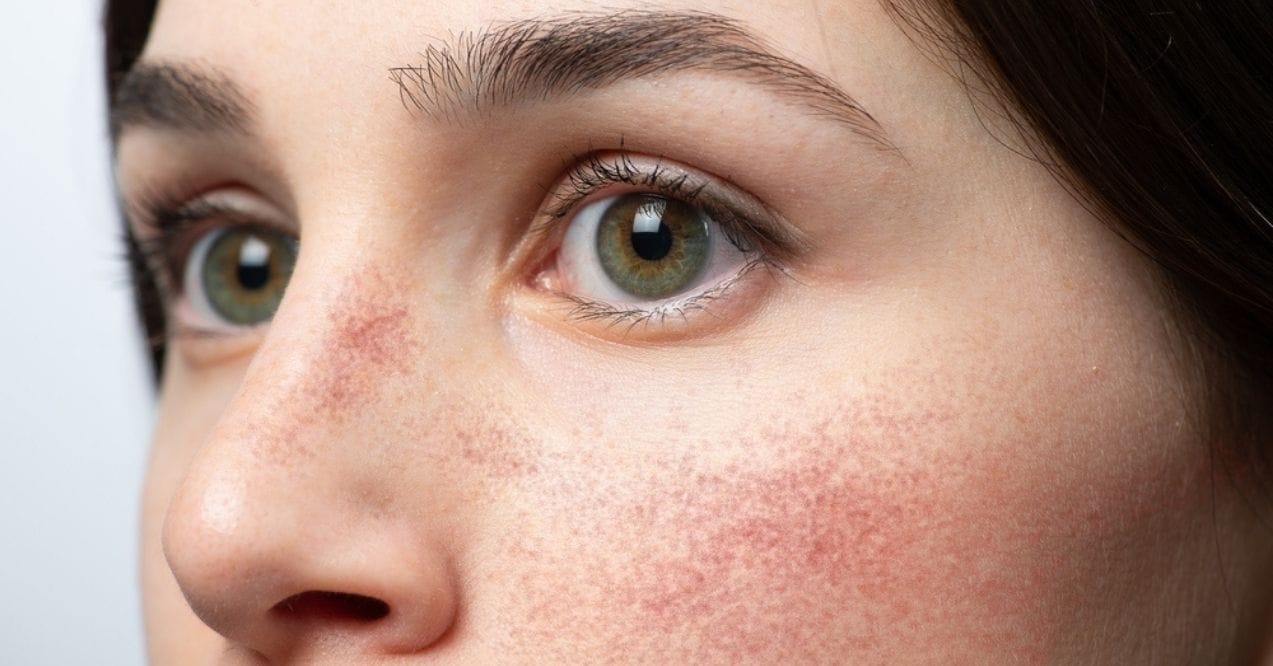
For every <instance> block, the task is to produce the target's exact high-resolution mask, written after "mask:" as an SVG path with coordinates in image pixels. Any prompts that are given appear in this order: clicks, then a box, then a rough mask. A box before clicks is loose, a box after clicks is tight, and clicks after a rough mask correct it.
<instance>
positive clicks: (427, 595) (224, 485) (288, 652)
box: [163, 312, 458, 662]
mask: <svg viewBox="0 0 1273 666" xmlns="http://www.w3.org/2000/svg"><path fill="white" fill-rule="evenodd" d="M327 315H328V316H325V317H324V318H323V321H325V322H327V323H326V324H324V326H327V327H328V328H332V329H341V328H342V327H344V328H348V327H349V325H350V324H349V322H346V321H340V318H341V316H340V315H332V314H331V313H330V312H328V313H327ZM380 315H383V313H380ZM380 315H378V314H377V313H375V312H372V313H370V314H368V313H365V312H364V313H362V314H361V315H360V316H363V317H364V318H366V317H372V318H373V319H375V317H377V316H380ZM281 317H282V313H281V312H280V318H281ZM382 320H383V316H382V317H381V319H380V320H376V321H382ZM295 323H296V324H298V325H297V326H293V327H292V329H293V330H296V329H301V328H303V329H305V330H308V331H310V332H311V333H310V334H309V335H308V336H307V337H306V338H305V339H302V338H299V337H296V336H293V337H292V338H291V339H282V340H281V339H279V338H280V337H287V336H286V335H285V334H284V333H283V332H284V331H286V329H287V328H288V324H286V323H284V322H277V321H276V324H279V327H280V333H279V335H278V336H276V335H275V331H273V330H271V332H270V334H269V335H268V336H267V337H266V340H265V342H263V343H262V346H261V348H260V349H259V350H258V352H257V355H256V358H255V359H254V360H253V362H252V363H251V365H250V367H249V368H248V370H247V373H246V376H245V377H244V379H243V381H242V383H241V385H240V388H239V390H238V392H237V393H236V394H235V396H234V398H233V399H232V400H231V402H230V403H229V405H228V406H227V407H226V409H225V411H224V412H223V413H222V415H221V418H220V419H219V420H218V421H217V424H216V426H215V427H214V428H213V431H212V433H211V435H210V436H209V438H208V439H207V440H206V441H205V442H204V443H203V445H202V446H201V447H200V449H199V452H198V453H197V454H196V455H195V457H194V458H193V460H192V461H191V463H190V465H189V467H188V468H187V470H186V473H185V476H184V478H183V480H182V482H181V483H180V485H179V486H178V489H177V491H176V493H175V495H174V496H173V498H172V500H171V503H170V504H169V508H168V511H167V514H166V517H165V521H164V526H163V547H164V553H165V555H166V557H167V560H168V564H169V566H170V567H171V569H172V572H173V574H174V575H175V577H176V580H177V582H178V584H179V585H180V587H181V590H182V592H183V593H184V595H185V597H186V599H187V601H188V602H189V604H190V607H191V608H192V609H193V610H194V612H195V614H196V615H198V617H199V618H200V619H201V620H203V622H204V623H206V624H207V625H208V626H209V627H211V628H212V629H214V630H215V631H217V632H218V633H220V634H221V635H223V636H225V637H226V638H227V639H228V640H229V641H230V642H231V643H232V644H235V646H236V647H238V648H247V649H250V650H252V651H255V652H257V653H260V655H262V656H263V657H265V658H267V659H269V660H270V661H271V662H274V661H284V662H290V661H306V662H310V661H313V660H314V659H315V658H316V657H315V656H314V655H316V654H322V655H324V656H325V657H324V658H337V659H339V660H340V661H344V662H349V661H354V660H356V658H357V657H359V656H373V655H387V654H403V653H412V652H418V651H422V650H425V649H428V648H429V647H431V646H433V645H434V644H436V643H437V642H438V641H439V639H440V638H441V637H443V636H444V635H445V634H446V633H447V632H448V630H449V629H450V627H451V626H452V624H453V622H454V620H455V616H456V600H457V596H458V592H457V589H456V586H455V581H456V578H455V576H454V575H453V570H452V567H451V562H450V557H449V549H448V545H447V543H446V542H445V541H444V539H442V538H441V537H440V536H439V535H441V534H443V533H445V532H446V529H445V527H444V526H442V525H441V524H440V523H437V522H435V521H434V518H435V517H436V516H437V515H439V514H441V513H444V512H440V511H436V510H434V511H432V512H430V511H429V506H430V503H433V504H434V506H435V508H436V505H438V504H444V503H445V502H446V500H445V499H444V498H442V497H441V496H440V495H436V496H435V493H440V492H441V491H438V490H436V488H434V487H433V486H438V485H441V484H429V483H427V480H425V481H426V482H425V483H424V484H420V481H421V479H420V478H418V476H419V475H416V478H415V479H414V482H413V483H414V484H418V485H415V486H414V487H413V488H412V489H411V491H410V492H409V493H399V492H397V490H395V488H402V487H403V486H402V483H403V481H401V480H398V481H395V480H394V478H395V474H397V472H395V470H399V469H400V468H401V466H402V463H401V461H395V460H393V459H392V455H389V454H388V452H387V451H386V450H385V448H384V447H386V446H391V445H392V444H393V442H386V439H385V438H386V437H391V436H392V435H387V434H386V432H391V431H392V429H391V428H386V429H384V431H374V430H375V427H374V422H375V416H374V415H373V414H370V412H374V411H375V405H376V403H377V396H376V395H374V394H371V393H368V394H366V395H363V396H362V397H361V398H358V397H356V396H352V393H351V392H350V391H349V390H348V388H347V387H345V386H337V385H336V384H338V383H340V382H344V383H346V384H348V383H350V382H358V381H360V379H359V376H358V375H359V373H360V372H361V370H358V369H357V368H355V367H353V366H356V365H357V364H358V363H360V362H361V361H359V360H358V359H357V358H356V354H354V355H350V354H346V355H345V358H342V359H330V358H325V357H324V356H325V355H326V354H329V353H330V349H331V344H329V343H330V337H331V336H330V335H328V334H327V333H324V332H322V331H319V332H317V333H314V332H313V331H314V330H315V329H314V327H313V320H312V319H311V320H308V321H304V322H295ZM355 328H356V326H355ZM364 328H365V327H364ZM363 337H366V334H365V332H364V334H363ZM324 339H326V340H327V343H328V344H324V343H323V340H324ZM315 340H317V342H315ZM368 342H369V344H373V345H374V344H381V345H382V346H384V345H392V344H393V343H392V340H390V339H385V340H381V341H379V343H377V342H376V341H368ZM381 351H383V350H381ZM333 363H339V364H341V365H340V368H341V369H340V372H341V373H343V374H341V375H340V376H339V377H336V378H335V379H333V378H332V377H328V376H321V377H320V376H317V375H322V374H323V373H327V374H330V373H331V372H333V370H332V369H331V367H332V366H333ZM365 370H366V371H367V372H369V373H375V372H376V368H374V367H371V368H366V369H365ZM364 379H365V378H364ZM315 386H327V387H328V388H330V389H331V390H339V391H345V393H346V394H348V395H345V397H344V399H346V400H363V401H364V404H361V405H357V404H355V405H346V408H344V409H343V410H341V414H342V415H343V416H341V418H334V417H331V416H330V415H331V414H332V413H333V412H334V411H335V410H334V408H333V407H332V406H331V405H329V404H320V403H324V402H329V401H330V400H331V396H330V395H321V393H322V391H316V390H315V388H314V387H315ZM328 393H330V391H328ZM390 402H393V403H394V404H397V405H398V406H399V408H400V407H401V404H402V403H401V402H399V401H390ZM360 414H362V415H364V416H362V417H360V416H359V415H360ZM399 479H401V477H399ZM395 484H398V485H395ZM419 485H424V486H425V487H424V488H423V489H421V488H420V487H419ZM403 494H409V495H410V496H411V499H410V501H409V503H406V504H404V503H403V502H402V501H401V496H402V495H403ZM420 507H424V508H423V509H421V508H420ZM307 655H308V656H307Z"/></svg>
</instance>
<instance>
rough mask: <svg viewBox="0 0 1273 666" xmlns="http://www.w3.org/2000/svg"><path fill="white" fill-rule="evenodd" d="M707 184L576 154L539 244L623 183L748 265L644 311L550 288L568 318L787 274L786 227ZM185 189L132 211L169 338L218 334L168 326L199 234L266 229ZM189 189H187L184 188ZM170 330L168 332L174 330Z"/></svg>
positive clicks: (681, 301)
mask: <svg viewBox="0 0 1273 666" xmlns="http://www.w3.org/2000/svg"><path fill="white" fill-rule="evenodd" d="M711 185H712V181H710V180H708V179H707V178H706V177H692V176H691V175H690V174H688V173H686V172H684V171H681V170H679V169H676V168H672V167H668V166H667V165H665V164H664V163H663V161H662V160H661V159H659V160H655V161H654V164H653V166H651V167H648V168H644V169H643V168H642V167H640V166H638V165H637V162H636V160H635V159H634V157H633V156H632V155H631V154H629V153H618V152H616V153H613V154H606V153H602V152H592V153H589V154H586V155H582V156H576V157H575V158H574V160H573V166H572V167H570V168H569V169H568V170H567V172H566V175H565V182H564V186H562V187H559V188H558V190H557V191H555V192H551V193H550V194H548V195H547V196H548V200H547V202H546V204H545V205H544V206H543V207H542V209H541V213H540V217H541V218H542V221H541V222H540V223H538V224H536V225H535V226H534V227H532V229H531V233H532V234H533V235H534V236H537V237H539V238H540V240H539V241H538V242H540V243H543V242H545V241H547V240H548V239H551V238H553V237H554V236H559V235H560V231H561V229H562V228H563V227H564V226H565V225H566V224H567V223H568V222H569V221H570V219H571V216H572V214H575V213H577V212H578V211H579V210H581V208H582V207H583V206H584V205H585V204H587V203H588V202H589V201H590V200H595V199H596V198H597V196H598V195H599V194H600V193H603V192H605V191H606V190H608V189H611V188H614V187H615V186H629V187H631V188H634V190H641V191H649V192H653V193H657V194H660V195H662V196H666V197H669V198H675V199H680V200H682V201H684V202H686V203H689V204H691V205H694V206H697V207H699V208H701V209H702V210H703V211H704V212H705V213H706V214H707V215H708V216H710V217H711V218H712V219H713V220H714V221H715V222H716V223H717V225H719V228H720V230H721V233H722V234H723V236H724V237H725V239H726V240H727V241H728V242H730V243H732V244H733V245H734V246H735V247H736V248H737V249H738V250H739V251H741V252H743V253H744V254H746V255H747V256H748V259H747V261H746V263H744V264H743V266H742V268H741V269H739V270H738V271H737V272H736V273H735V274H734V275H732V276H730V277H729V278H727V279H725V280H724V281H722V282H720V283H718V284H716V285H714V286H711V287H709V288H708V289H706V290H704V291H701V292H699V293H697V294H693V295H690V296H688V297H681V298H678V299H676V300H673V301H671V302H668V303H663V304H659V305H656V306H654V307H650V308H640V307H619V306H615V305H612V304H609V303H605V302H602V301H598V300H594V299H589V298H586V297H581V296H578V295H574V294H569V293H564V292H556V295H557V296H558V297H559V298H561V299H563V300H564V301H566V302H569V303H570V304H571V305H572V308H571V310H570V312H569V313H568V314H567V316H568V317H569V318H570V319H572V320H575V321H582V322H600V323H603V324H605V325H606V326H607V327H615V326H626V330H628V331H631V330H632V329H633V328H635V327H636V326H639V325H650V324H662V323H664V322H666V321H667V320H668V319H675V318H679V319H681V320H683V321H687V320H688V317H689V316H690V315H691V313H696V312H702V311H705V310H707V309H708V307H709V306H710V305H711V304H712V303H713V302H714V301H716V300H718V299H720V298H722V297H724V296H726V295H727V294H729V293H730V292H731V291H733V290H734V288H735V287H736V286H738V284H739V283H740V282H741V281H742V280H743V279H744V278H745V277H747V276H748V275H749V274H751V273H752V272H754V271H755V270H756V269H759V268H768V269H774V270H776V271H777V272H778V273H782V274H785V273H786V272H787V270H786V268H785V264H784V263H783V261H781V258H782V257H783V256H784V254H790V253H794V252H796V251H798V250H799V249H800V248H799V247H798V246H797V242H796V241H794V240H793V239H792V238H790V237H786V236H784V233H785V232H784V230H781V229H774V228H772V227H771V226H770V225H767V224H765V223H763V222H761V221H757V220H753V219H751V217H750V216H749V214H747V213H743V212H740V211H737V210H735V209H734V208H733V207H732V206H730V205H728V204H726V203H724V202H722V201H720V200H719V199H718V198H716V197H713V196H711V195H709V194H705V192H707V191H708V190H709V189H710V186H711ZM184 189H185V188H181V187H174V188H172V189H170V190H165V189H154V190H150V191H147V192H146V193H145V194H144V195H143V196H140V197H138V199H137V201H136V204H135V207H134V210H136V211H137V214H138V216H139V220H140V224H139V226H140V227H141V228H143V229H145V230H146V231H147V234H146V235H145V236H144V237H141V238H139V239H138V242H137V249H138V256H136V257H130V260H131V261H135V262H139V263H140V265H139V266H134V270H142V271H145V272H146V273H147V274H149V275H151V276H152V278H154V282H155V284H156V286H157V287H158V289H159V292H160V296H161V300H162V302H163V303H164V304H165V307H166V308H167V309H168V311H169V313H170V314H169V319H170V321H169V327H168V328H169V331H170V332H169V335H170V336H171V335H172V334H174V333H175V334H180V335H195V336H200V337H203V336H215V335H220V333H217V332H215V331H208V330H204V329H200V328H191V327H174V324H180V322H173V321H171V319H172V315H171V309H172V305H173V304H174V303H176V302H177V300H178V299H179V298H180V297H181V296H182V295H183V291H184V285H183V284H182V282H183V275H184V273H185V268H186V263H187V261H188V260H189V253H190V251H191V249H192V248H193V247H194V245H195V243H196V242H197V241H198V239H199V238H200V237H201V236H202V235H203V234H206V233H210V232H212V231H213V230H214V229H216V228H220V227H233V226H258V227H259V226H263V225H264V226H269V225H268V224H264V223H262V222H261V221H260V220H257V219H254V218H253V217H250V216H248V215H245V214H244V213H243V212H242V211H239V210H236V209H235V208H233V207H230V206H225V205H219V204H217V203H215V202H212V201H208V200H206V199H202V198H199V197H194V198H187V197H182V196H180V195H178V194H177V192H181V191H183V190H184ZM187 191H188V190H187ZM174 328H175V329H176V330H173V329H174Z"/></svg>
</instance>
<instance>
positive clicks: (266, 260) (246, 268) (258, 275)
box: [235, 236, 270, 291]
mask: <svg viewBox="0 0 1273 666" xmlns="http://www.w3.org/2000/svg"><path fill="white" fill-rule="evenodd" d="M235 277H236V278H237V279H238V281H239V285H240V286H242V287H243V288H244V289H250V290H252V291H256V290H259V289H261V288H262V287H264V286H265V285H267V284H269V282H270V246H269V245H268V244H266V243H265V241H262V240H261V239H260V238H257V237H256V236H252V237H249V238H248V239H246V240H244V241H243V245H242V247H240V248H239V262H238V266H237V267H236V270H235Z"/></svg>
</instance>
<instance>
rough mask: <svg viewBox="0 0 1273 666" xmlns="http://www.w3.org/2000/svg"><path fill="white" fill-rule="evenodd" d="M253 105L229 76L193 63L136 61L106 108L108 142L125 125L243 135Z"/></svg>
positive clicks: (115, 138) (247, 126)
mask: <svg viewBox="0 0 1273 666" xmlns="http://www.w3.org/2000/svg"><path fill="white" fill-rule="evenodd" d="M253 113H254V111H253V107H252V104H251V103H250V102H249V100H248V98H247V96H246V95H244V94H243V92H242V90H240V89H239V87H238V86H237V85H235V83H234V82H233V81H231V80H230V79H229V77H227V76H225V75H223V74H219V73H216V72H215V70H211V69H207V68H201V67H198V66H195V65H184V64H182V65H177V64H170V63H139V64H138V65H137V66H135V67H133V69H131V70H129V71H128V73H126V74H124V76H123V78H122V79H121V80H120V82H119V86H118V87H117V88H116V91H115V97H114V99H112V100H111V106H110V130H111V138H112V139H113V140H115V141H118V140H119V136H120V134H121V133H122V132H123V131H124V130H125V129H127V128H129V127H151V128H156V129H169V130H177V131H185V132H219V131H234V132H243V133H246V132H247V131H248V128H249V127H250V125H251V121H252V116H253Z"/></svg>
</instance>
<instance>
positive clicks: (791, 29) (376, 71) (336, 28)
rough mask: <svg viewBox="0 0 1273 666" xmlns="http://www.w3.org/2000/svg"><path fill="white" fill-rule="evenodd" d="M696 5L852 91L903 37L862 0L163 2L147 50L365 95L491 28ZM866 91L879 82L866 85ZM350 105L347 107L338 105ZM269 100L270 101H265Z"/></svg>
mask: <svg viewBox="0 0 1273 666" xmlns="http://www.w3.org/2000/svg"><path fill="white" fill-rule="evenodd" d="M631 11H641V12H677V13H682V14H684V13H692V12H704V13H710V14H712V15H717V16H720V17H723V18H725V19H728V20H731V21H736V22H737V23H738V25H739V26H740V27H742V28H743V29H745V30H746V31H748V32H749V33H752V34H753V35H755V36H756V37H757V38H758V41H759V42H760V43H761V44H762V45H763V46H765V47H766V48H768V49H771V50H773V51H774V52H776V53H778V54H780V55H783V56H786V57H789V58H792V59H793V60H796V61H797V62H799V63H801V64H803V65H804V66H807V67H809V68H810V69H812V70H813V71H815V72H817V73H819V74H822V75H824V76H827V77H828V78H830V79H832V80H834V81H835V82H837V83H838V84H841V85H844V86H846V87H851V88H852V90H851V91H850V93H851V94H852V95H853V96H854V97H858V98H859V99H861V97H859V95H863V94H866V95H868V96H870V93H872V92H883V89H884V88H886V87H887V86H885V85H881V84H882V83H883V81H881V78H880V73H879V72H878V71H877V72H874V73H873V72H872V69H877V70H878V67H876V65H875V63H879V62H880V61H881V60H885V58H882V57H881V55H882V54H885V53H887V52H888V51H889V50H890V49H894V48H897V47H898V46H900V45H901V41H900V39H903V38H902V37H901V35H900V32H899V31H898V30H897V28H896V26H895V24H894V23H893V21H892V20H891V19H890V18H889V17H888V15H887V14H886V13H885V12H884V11H883V9H882V8H881V6H880V5H879V4H877V3H875V2H871V1H869V0H850V1H848V2H834V3H824V2H820V1H818V0H783V1H777V2H765V3H740V2H725V1H712V0H686V1H680V2H673V3H665V4H660V5H657V6H653V7H651V6H650V5H649V4H648V3H640V2H631V1H621V2H612V3H593V2H579V1H570V0H565V1H545V2H483V3H469V2H454V1H452V2H428V3H421V2H412V3H407V2H396V1H381V2H360V3H332V2H317V3H310V2H267V3H262V2H254V1H251V0H242V1H240V0H234V1H231V2H224V3H215V4H212V3H202V2H195V1H193V0H165V1H164V2H162V3H161V4H160V7H159V11H158V14H157V16H156V19H155V22H154V27H153V30H152V32H151V36H150V40H149V42H148V44H147V47H146V52H145V58H146V59H148V60H163V61H170V60H177V61H184V60H199V61H203V62H205V63H208V64H212V65H215V66H216V67H218V68H220V69H223V70H225V71H226V72H227V73H229V74H231V75H232V76H234V77H235V78H236V80H240V81H241V82H242V83H243V84H245V85H246V86H247V87H248V88H249V89H251V90H253V91H254V92H256V93H257V94H258V95H260V96H263V97H276V98H287V97H288V96H289V95H292V94H295V93H298V92H301V91H303V92H304V93H305V95H306V98H307V99H308V100H310V101H311V104H312V105H313V106H319V105H320V104H321V102H322V100H323V98H324V97H325V96H326V95H325V94H324V93H328V92H330V93H332V96H333V97H336V96H340V97H344V98H346V99H348V98H350V97H355V96H358V97H361V98H362V99H364V100H365V101H366V102H367V103H369V104H374V103H376V102H383V101H384V100H385V99H389V100H390V101H396V100H393V99H392V98H393V97H394V96H395V95H396V93H397V90H396V87H395V86H394V85H393V83H392V81H390V80H389V79H390V77H389V75H388V72H390V71H391V70H392V69H393V68H395V67H402V66H411V65H415V64H418V63H419V62H420V58H421V55H422V53H424V52H425V51H426V50H430V49H443V50H450V51H456V50H459V49H458V48H457V45H460V44H464V43H466V41H469V40H473V39H480V38H481V37H482V36H483V35H486V34H489V32H491V31H492V30H498V29H499V28H501V27H503V26H507V25H509V24H513V23H517V22H521V21H528V20H538V21H543V20H549V21H567V20H569V19H571V18H575V17H580V16H597V15H613V14H622V13H624V12H631ZM872 89H879V90H878V91H873V90H872ZM343 108H344V109H345V110H346V111H348V110H349V107H348V106H347V105H345V106H344V107H343ZM267 110H268V109H267Z"/></svg>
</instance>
